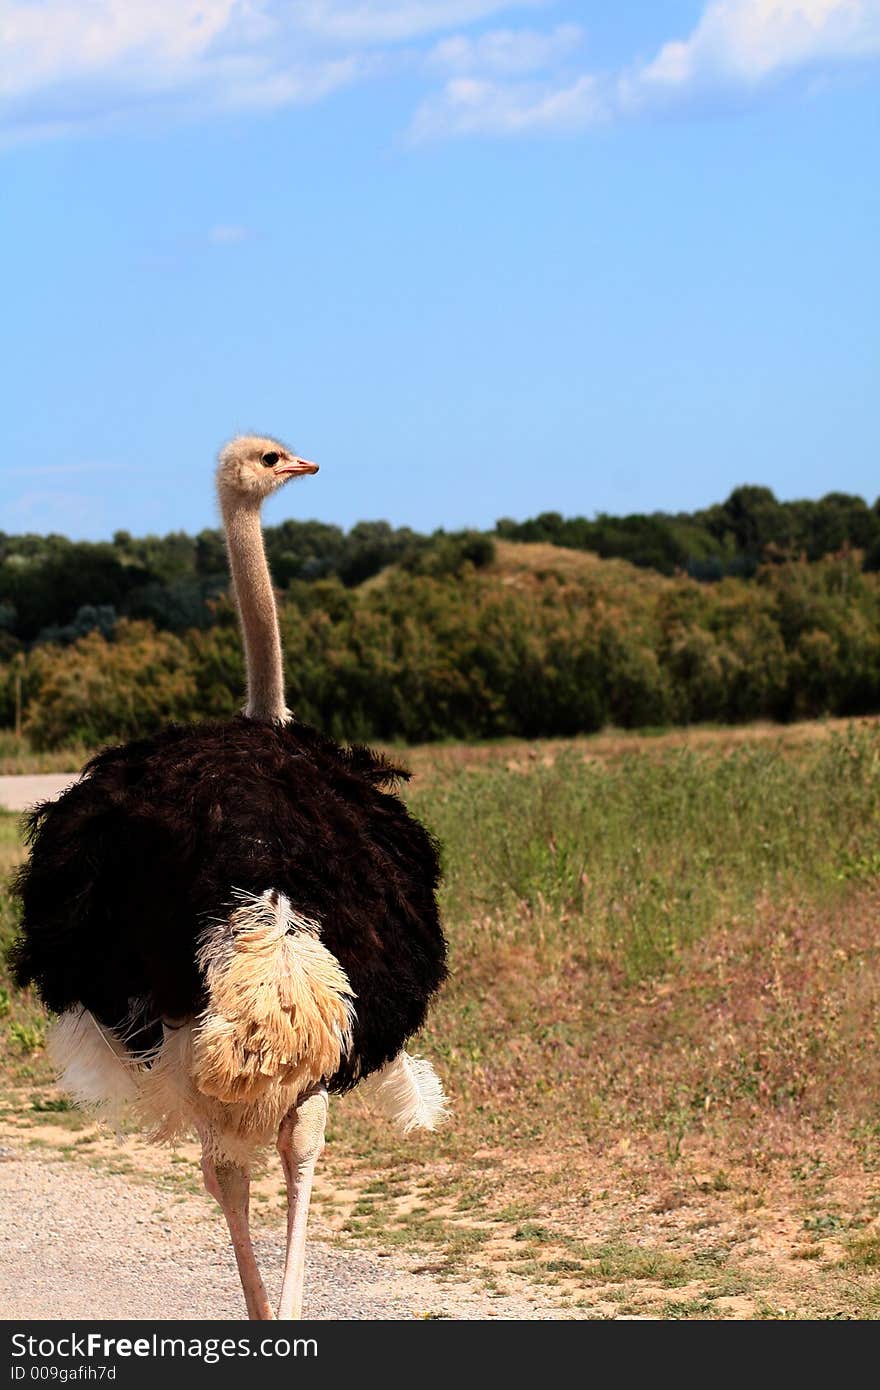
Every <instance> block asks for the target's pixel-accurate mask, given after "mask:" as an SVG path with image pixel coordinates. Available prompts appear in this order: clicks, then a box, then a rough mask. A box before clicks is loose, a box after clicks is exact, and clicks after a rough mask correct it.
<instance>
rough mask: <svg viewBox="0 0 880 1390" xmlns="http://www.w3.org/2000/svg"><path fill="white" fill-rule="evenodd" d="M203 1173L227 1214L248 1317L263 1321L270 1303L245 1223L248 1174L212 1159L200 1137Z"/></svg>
mask: <svg viewBox="0 0 880 1390" xmlns="http://www.w3.org/2000/svg"><path fill="white" fill-rule="evenodd" d="M202 1173H203V1175H204V1179H205V1187H206V1188H207V1190H208V1192H210V1194H211V1196H212V1197H213V1198H214V1200H215V1201H217V1202H219V1204H220V1207H221V1209H222V1211H223V1215H224V1216H225V1217H226V1224H227V1226H228V1227H229V1234H230V1236H231V1237H232V1248H233V1250H234V1251H235V1261H236V1264H237V1265H238V1276H239V1278H240V1279H241V1287H242V1289H243V1290H244V1301H245V1303H246V1304H247V1310H248V1317H249V1318H250V1319H251V1321H252V1322H253V1321H265V1320H267V1319H270V1318H273V1317H274V1314H273V1312H272V1306H271V1304H270V1303H269V1296H268V1294H267V1293H266V1289H265V1285H264V1284H263V1280H262V1277H261V1275H260V1271H259V1269H258V1268H257V1261H256V1257H255V1255H254V1247H253V1245H252V1244H251V1233H250V1227H249V1224H248V1196H249V1192H250V1185H251V1184H250V1175H249V1174H248V1172H247V1169H245V1168H239V1167H238V1165H237V1164H235V1163H224V1162H221V1163H215V1162H214V1159H213V1158H211V1156H210V1154H209V1152H208V1148H207V1146H206V1144H205V1141H204V1139H203V1140H202Z"/></svg>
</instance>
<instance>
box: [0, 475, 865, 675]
mask: <svg viewBox="0 0 880 1390" xmlns="http://www.w3.org/2000/svg"><path fill="white" fill-rule="evenodd" d="M495 539H507V540H518V541H543V542H550V543H552V544H553V545H558V546H563V547H567V548H570V549H574V550H583V551H592V552H593V553H595V554H597V555H600V556H602V557H604V558H617V559H625V560H629V561H630V562H631V563H632V564H634V565H637V566H639V567H641V568H648V569H654V570H656V571H658V572H659V573H661V574H666V575H673V574H676V573H682V574H687V575H689V576H690V577H691V578H694V579H697V580H699V581H701V582H715V581H718V580H720V579H722V578H724V577H725V576H737V577H741V578H750V577H754V576H755V575H756V574H757V572H758V569H759V567H760V566H761V565H762V564H768V563H770V564H781V563H784V562H786V561H791V560H796V559H799V558H805V559H807V560H810V561H815V560H819V559H821V558H822V557H823V556H826V555H833V554H836V553H838V552H840V551H842V550H844V549H845V548H847V547H848V548H850V549H857V550H859V551H860V552H861V555H862V564H863V567H864V568H865V569H866V570H867V571H869V572H872V571H876V570H878V569H880V499H878V501H877V502H875V503H874V505H873V507H870V506H869V505H868V503H867V502H865V501H864V499H862V498H860V497H854V496H850V495H849V494H846V493H829V494H828V496H827V497H823V498H822V499H821V500H820V501H816V502H814V501H802V502H779V501H777V499H776V498H775V497H774V495H773V493H772V492H771V491H770V489H769V488H764V487H752V486H747V487H739V488H736V489H735V490H734V491H733V492H732V493H731V494H730V496H729V497H728V499H727V501H726V502H723V503H718V504H717V505H715V506H713V507H709V508H708V509H705V510H703V511H697V512H693V513H679V514H676V515H672V514H666V513H654V514H652V515H641V514H637V515H632V516H624V517H612V516H606V515H600V516H598V517H596V518H594V519H592V520H589V519H587V518H586V517H571V518H564V517H562V516H561V515H560V514H559V513H557V512H544V513H542V514H541V515H540V516H537V517H534V518H532V519H531V520H528V521H523V522H515V521H510V520H505V519H502V520H500V521H499V522H498V523H497V526H496V528H495V531H494V533H481V532H478V531H459V532H454V533H447V532H444V531H435V532H434V533H433V534H432V535H423V534H420V533H419V532H416V531H413V530H411V529H409V528H407V527H396V528H395V527H392V526H391V525H390V524H389V523H388V522H387V521H364V522H360V523H359V524H358V525H356V526H354V527H352V528H351V530H349V531H347V532H346V531H343V530H342V529H341V528H340V527H338V526H331V525H327V524H325V523H323V522H318V521H285V522H283V523H282V524H281V525H280V526H270V527H267V528H266V546H267V551H268V554H269V562H270V564H271V567H272V573H273V576H274V579H275V583H276V584H277V585H278V587H279V589H281V590H284V589H286V588H287V587H288V586H289V585H290V584H292V583H294V582H306V583H314V582H317V581H319V580H326V579H330V578H335V579H337V580H338V581H339V583H340V584H341V585H342V586H343V587H344V588H347V589H350V588H356V587H357V586H358V585H360V584H362V583H364V582H365V581H366V580H368V579H371V578H373V577H374V576H375V575H377V574H379V573H380V572H381V571H382V570H384V569H386V568H387V567H388V566H390V565H396V566H399V567H400V568H402V569H403V570H405V571H406V572H408V573H411V574H422V575H427V576H433V577H435V578H437V577H442V576H444V575H447V576H448V575H454V574H456V573H458V572H459V571H460V569H461V567H462V566H463V565H465V564H470V565H472V566H473V567H475V568H477V569H479V568H480V567H482V566H485V565H487V564H489V562H490V561H491V559H492V556H493V553H494V541H495ZM228 582H229V581H228V574H227V568H226V554H225V549H224V545H223V537H222V534H221V533H220V531H218V530H204V531H201V532H199V534H198V535H196V536H190V535H187V534H185V533H184V532H173V533H172V534H170V535H166V536H146V537H140V538H136V537H133V536H132V535H130V534H129V532H127V531H117V532H116V534H115V535H114V537H113V540H112V541H105V542H85V541H80V542H77V541H71V540H68V539H67V537H65V536H59V535H49V536H40V535H23V536H8V535H4V534H2V533H0V659H2V658H4V657H6V658H8V657H9V656H10V655H12V654H13V653H14V652H16V651H18V650H20V649H22V648H27V649H29V648H30V647H32V646H34V645H35V644H42V643H53V644H62V645H63V644H66V643H70V642H74V641H76V640H77V639H78V638H80V637H83V636H85V635H86V634H87V633H89V632H91V631H97V632H99V633H101V634H102V635H103V636H105V637H110V636H111V635H112V634H113V632H114V630H115V627H116V624H117V622H118V621H119V619H121V618H127V619H130V620H134V621H147V622H151V623H152V624H153V625H154V626H155V627H156V628H157V629H158V630H159V631H163V632H172V633H177V634H183V633H186V632H189V631H191V630H192V629H194V628H196V629H206V628H209V627H211V626H212V624H213V623H214V621H215V613H216V600H217V598H218V597H219V596H220V595H222V594H223V593H224V592H225V591H226V588H227V586H228Z"/></svg>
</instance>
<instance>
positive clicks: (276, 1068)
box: [192, 889, 354, 1102]
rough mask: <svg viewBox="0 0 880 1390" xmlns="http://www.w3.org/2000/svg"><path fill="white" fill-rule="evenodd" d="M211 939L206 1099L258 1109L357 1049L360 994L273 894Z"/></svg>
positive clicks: (196, 1059)
mask: <svg viewBox="0 0 880 1390" xmlns="http://www.w3.org/2000/svg"><path fill="white" fill-rule="evenodd" d="M238 896H239V899H240V902H241V906H240V907H238V908H236V910H235V911H234V912H233V913H232V915H231V916H230V917H229V919H228V921H226V922H222V923H218V924H217V925H216V926H214V927H212V928H211V929H210V931H209V932H208V934H207V936H206V938H205V940H204V943H203V945H202V948H201V950H200V952H199V965H200V966H201V969H202V970H203V972H204V975H205V982H206V984H207V988H208V1005H207V1008H206V1009H205V1011H204V1013H203V1014H202V1015H201V1016H200V1018H199V1019H198V1022H197V1024H196V1027H195V1030H194V1033H193V1061H192V1065H193V1071H192V1075H193V1081H194V1083H195V1085H196V1088H197V1089H198V1090H199V1091H201V1092H202V1093H203V1094H205V1095H208V1096H215V1097H216V1098H217V1099H218V1100H223V1101H227V1102H252V1101H254V1100H257V1099H258V1098H259V1097H260V1096H261V1095H263V1094H264V1093H265V1092H266V1091H267V1090H268V1089H269V1088H270V1087H272V1086H273V1085H279V1084H280V1085H284V1086H287V1085H294V1084H295V1085H297V1086H298V1087H299V1088H301V1089H305V1088H306V1087H307V1086H309V1085H313V1084H315V1083H316V1082H318V1081H320V1080H321V1078H322V1077H329V1076H332V1075H333V1073H334V1072H335V1071H336V1070H337V1069H338V1067H339V1064H340V1061H341V1059H342V1057H343V1056H344V1055H346V1054H347V1052H348V1050H349V1048H350V1047H351V1030H352V1024H353V1020H354V1009H353V1005H352V1000H353V998H354V994H353V992H352V988H351V985H350V984H349V982H348V977H347V975H346V974H345V971H344V970H343V969H342V966H341V965H340V964H339V961H338V960H337V959H336V957H335V956H334V955H332V954H331V952H330V951H328V950H327V948H326V947H325V946H323V945H322V944H321V942H320V941H319V940H318V935H317V933H318V930H319V928H318V926H317V924H316V923H315V922H311V921H309V920H308V919H307V918H305V917H301V916H300V915H299V914H298V913H296V912H294V910H293V908H292V907H291V905H290V903H289V902H288V900H287V898H285V897H284V896H283V895H282V894H280V893H277V892H275V891H274V890H271V889H270V890H267V891H266V892H265V893H262V894H261V895H260V896H255V895H253V894H243V893H242V894H239V895H238Z"/></svg>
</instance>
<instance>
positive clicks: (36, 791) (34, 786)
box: [0, 772, 79, 811]
mask: <svg viewBox="0 0 880 1390" xmlns="http://www.w3.org/2000/svg"><path fill="white" fill-rule="evenodd" d="M78 776H79V773H78V772H39V773H30V774H28V775H27V776H22V777H0V810H3V811H26V810H27V808H28V807H29V806H33V805H34V804H35V802H37V801H47V800H48V799H49V797H50V796H60V795H61V793H62V792H63V791H64V788H65V787H69V786H70V784H71V782H75V781H76V779H77V777H78Z"/></svg>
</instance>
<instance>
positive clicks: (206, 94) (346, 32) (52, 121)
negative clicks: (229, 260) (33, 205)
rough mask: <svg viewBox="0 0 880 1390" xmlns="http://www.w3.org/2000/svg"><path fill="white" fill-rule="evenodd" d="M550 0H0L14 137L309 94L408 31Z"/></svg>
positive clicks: (5, 89)
mask: <svg viewBox="0 0 880 1390" xmlns="http://www.w3.org/2000/svg"><path fill="white" fill-rule="evenodd" d="M543 3H544V0H360V3H352V0H348V2H347V3H346V0H0V121H2V124H3V125H4V126H5V128H6V132H7V134H6V139H7V140H8V139H10V138H23V137H26V136H28V135H30V136H34V135H42V136H44V137H45V136H51V135H58V134H66V133H70V132H71V131H75V130H76V129H77V128H78V127H87V126H102V125H106V124H107V123H108V122H110V121H113V120H114V119H117V118H119V117H120V116H121V115H124V114H125V113H127V112H130V111H132V110H133V109H137V108H139V107H141V108H145V107H147V106H150V107H152V108H158V109H160V110H161V109H173V110H174V111H180V110H181V109H186V108H193V107H194V108H196V109H197V110H198V111H199V112H200V113H201V114H204V113H205V112H209V111H210V110H211V109H212V108H213V109H216V108H221V107H224V108H233V109H235V108H245V107H255V108H259V107H278V106H288V105H298V104H306V103H312V102H316V101H319V100H321V99H322V98H324V97H326V96H327V95H328V94H329V93H331V92H334V91H336V90H338V89H339V88H341V87H344V86H347V85H349V84H350V83H352V82H355V81H359V80H363V79H365V78H368V77H370V76H373V75H375V74H376V73H377V72H378V71H382V70H383V68H384V60H385V54H386V53H387V52H389V51H390V50H391V49H394V48H395V46H396V45H400V44H401V43H402V42H404V41H409V40H416V39H418V38H420V37H421V38H436V36H437V35H439V34H442V33H444V32H448V30H449V29H451V28H454V27H455V26H457V25H460V24H468V23H474V22H478V21H481V20H485V19H486V18H488V17H490V16H492V15H494V14H496V13H499V12H501V11H507V12H510V11H512V10H516V9H520V8H523V7H532V8H534V7H535V6H540V5H541V4H543Z"/></svg>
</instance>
